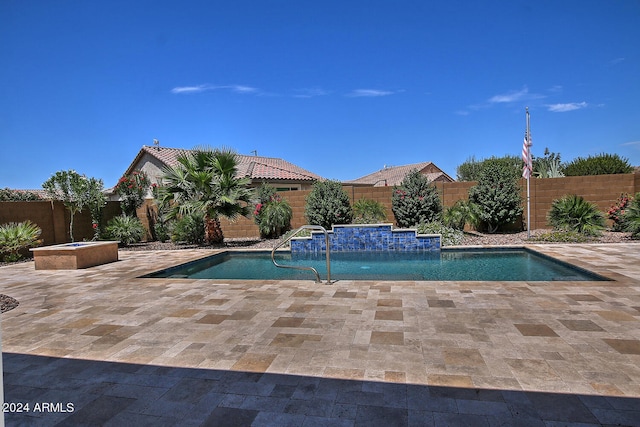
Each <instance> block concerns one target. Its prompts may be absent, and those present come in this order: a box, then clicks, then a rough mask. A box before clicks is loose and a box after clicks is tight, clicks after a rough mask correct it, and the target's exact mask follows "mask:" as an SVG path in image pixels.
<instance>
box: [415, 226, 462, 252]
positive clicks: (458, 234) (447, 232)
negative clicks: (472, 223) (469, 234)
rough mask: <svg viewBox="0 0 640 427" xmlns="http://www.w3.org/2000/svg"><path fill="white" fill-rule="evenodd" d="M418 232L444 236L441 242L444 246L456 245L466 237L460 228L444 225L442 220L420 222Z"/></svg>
mask: <svg viewBox="0 0 640 427" xmlns="http://www.w3.org/2000/svg"><path fill="white" fill-rule="evenodd" d="M417 229H418V233H420V234H440V235H442V238H441V239H440V243H441V244H442V246H455V245H459V244H460V243H462V239H463V238H464V233H463V232H462V231H460V230H456V229H455V228H452V227H447V226H446V225H443V224H442V223H441V222H438V221H433V222H428V223H424V224H419V225H418V226H417Z"/></svg>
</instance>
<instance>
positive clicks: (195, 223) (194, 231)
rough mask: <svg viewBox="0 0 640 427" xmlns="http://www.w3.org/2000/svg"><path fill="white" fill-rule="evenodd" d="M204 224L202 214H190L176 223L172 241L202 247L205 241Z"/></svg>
mask: <svg viewBox="0 0 640 427" xmlns="http://www.w3.org/2000/svg"><path fill="white" fill-rule="evenodd" d="M204 224H205V219H204V215H203V214H202V212H192V213H188V214H186V215H184V216H182V217H181V218H179V219H178V220H177V221H176V222H175V224H174V227H173V232H172V235H171V240H173V241H174V242H177V243H189V244H194V245H201V244H202V243H204V241H205V226H204Z"/></svg>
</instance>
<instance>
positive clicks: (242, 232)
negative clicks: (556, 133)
mask: <svg viewBox="0 0 640 427" xmlns="http://www.w3.org/2000/svg"><path fill="white" fill-rule="evenodd" d="M435 185H436V188H437V189H438V193H439V194H440V199H441V200H442V202H443V205H444V206H445V207H449V206H451V205H453V204H454V203H455V202H456V201H458V200H466V199H467V198H468V190H469V188H470V187H472V186H473V185H475V182H444V183H443V182H436V183H435ZM343 188H344V190H345V191H346V192H347V194H348V195H349V198H350V199H351V201H352V203H353V201H357V200H359V199H362V198H366V199H371V200H376V201H378V202H380V203H381V204H382V205H383V206H384V207H385V210H386V214H387V222H391V223H395V218H394V217H393V213H392V212H391V194H392V192H393V187H357V186H348V185H345V186H344V187H343ZM520 189H521V195H522V200H523V206H524V215H523V218H522V221H521V223H520V224H516V227H517V228H519V227H521V226H522V224H524V225H526V197H527V184H526V180H524V179H521V180H520ZM638 192H640V174H619V175H594V176H575V177H564V178H547V179H531V181H530V204H531V229H533V230H535V229H540V228H548V226H547V220H546V216H547V212H548V211H549V209H550V208H551V203H552V202H553V200H555V199H558V198H560V197H562V196H564V195H566V194H576V195H579V196H582V197H584V198H585V199H586V200H588V201H590V202H592V203H595V204H596V205H597V206H598V208H599V209H600V210H601V211H603V212H606V211H607V210H608V209H609V208H610V207H611V206H612V205H613V204H615V203H616V201H617V200H618V197H620V194H622V193H628V194H631V195H634V194H636V193H638ZM309 193H310V190H300V191H289V192H283V193H280V194H281V196H282V197H283V198H285V199H287V200H288V201H289V203H290V204H291V208H292V209H293V220H292V223H291V226H292V227H293V228H297V227H299V226H301V225H304V224H306V220H305V217H304V207H305V199H306V197H307V195H308V194H309ZM153 209H154V206H153V203H152V201H150V200H149V201H147V202H146V203H145V204H144V205H143V206H142V207H140V208H139V209H138V212H137V214H138V218H140V220H141V221H142V223H143V224H144V225H145V227H146V228H147V230H149V223H150V216H151V214H152V210H153ZM120 212H121V211H120V207H119V203H118V202H108V203H107V206H106V207H105V211H104V217H105V222H106V221H108V220H109V219H111V218H113V217H114V216H116V215H119V214H120ZM27 219H29V220H31V221H32V222H34V223H35V224H37V225H38V226H39V227H40V228H42V236H41V238H42V239H43V242H44V244H45V245H53V244H58V243H66V242H69V241H70V237H69V212H68V211H67V210H66V209H65V207H64V205H63V204H62V203H61V202H51V201H38V202H0V224H5V223H8V222H20V221H24V220H27ZM74 223H75V226H74V237H75V240H77V241H80V240H83V239H91V237H92V236H93V229H92V228H91V218H90V216H89V213H88V212H80V213H79V214H76V215H75V217H74ZM221 223H222V228H223V231H224V235H225V237H227V238H256V237H258V236H259V234H260V233H259V231H258V227H257V226H256V225H255V224H254V222H253V220H252V219H247V218H239V219H238V220H236V221H234V222H230V221H228V220H225V219H221ZM146 238H147V239H148V240H150V239H151V234H150V233H149V232H147V236H146Z"/></svg>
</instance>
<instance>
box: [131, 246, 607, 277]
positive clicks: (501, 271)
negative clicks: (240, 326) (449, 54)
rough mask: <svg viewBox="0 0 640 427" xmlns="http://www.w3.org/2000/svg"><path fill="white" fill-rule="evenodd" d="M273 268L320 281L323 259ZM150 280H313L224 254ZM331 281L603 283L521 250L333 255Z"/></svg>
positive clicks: (266, 256)
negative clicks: (312, 269) (296, 268)
mask: <svg viewBox="0 0 640 427" xmlns="http://www.w3.org/2000/svg"><path fill="white" fill-rule="evenodd" d="M276 261H277V262H278V264H285V265H297V266H312V267H314V268H315V269H316V270H317V271H318V272H319V273H320V276H321V277H322V279H323V280H324V279H326V276H327V274H326V264H325V254H324V253H303V254H294V255H292V254H291V252H277V253H276ZM143 277H152V278H167V277H168V278H189V279H246V280H314V279H315V276H314V274H313V273H312V272H310V271H301V270H293V269H289V268H277V267H275V266H274V265H273V263H272V262H271V253H270V251H251V252H235V251H228V252H223V253H220V254H216V255H212V256H210V257H207V258H203V259H200V260H196V261H193V262H190V263H186V264H181V265H178V266H175V267H171V268H168V269H164V270H161V271H157V272H155V273H150V274H147V275H145V276H143ZM331 279H332V280H380V281H385V280H472V281H551V280H566V281H569V280H570V281H574V280H575V281H599V280H608V279H606V278H604V277H601V276H598V275H596V274H594V273H591V272H589V271H586V270H584V269H581V268H578V267H574V266H571V265H569V264H566V263H564V262H561V261H558V260H555V259H553V258H550V257H547V256H545V255H541V254H538V253H536V252H534V251H531V250H528V249H526V248H518V249H447V250H442V251H435V252H418V253H406V252H333V253H331Z"/></svg>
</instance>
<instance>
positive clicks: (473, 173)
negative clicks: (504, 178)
mask: <svg viewBox="0 0 640 427" xmlns="http://www.w3.org/2000/svg"><path fill="white" fill-rule="evenodd" d="M490 164H497V165H499V166H501V167H502V168H504V169H506V170H509V171H510V172H511V173H512V174H513V175H514V176H516V177H518V176H520V174H521V173H522V159H521V158H520V157H518V156H502V157H495V156H492V157H490V158H488V159H484V160H476V158H475V157H473V156H472V157H470V158H469V159H467V161H465V162H464V163H462V164H461V165H459V166H458V167H457V168H456V176H457V178H458V181H478V180H479V179H480V176H481V175H482V171H483V170H484V168H485V167H486V166H488V165H490Z"/></svg>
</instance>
